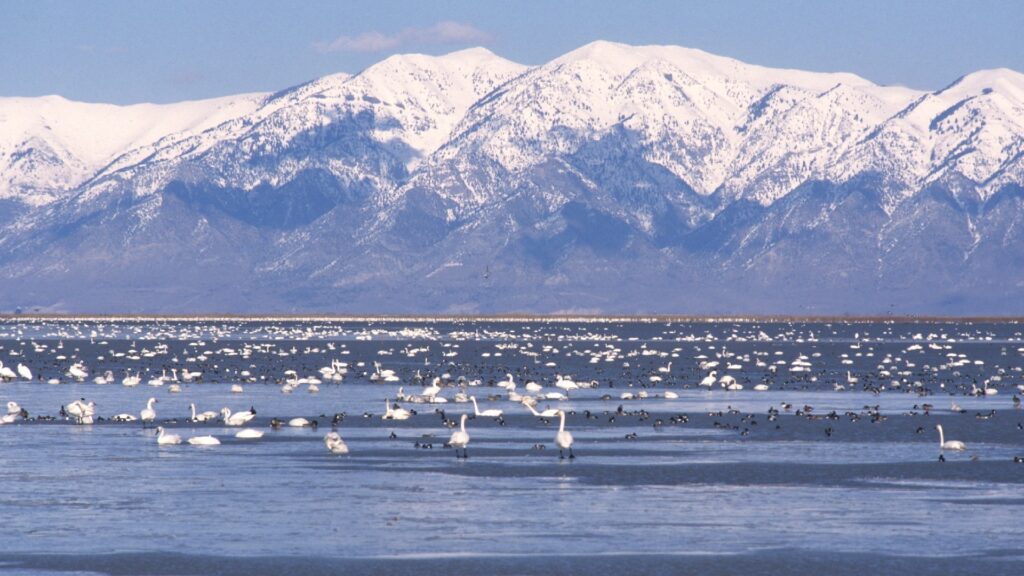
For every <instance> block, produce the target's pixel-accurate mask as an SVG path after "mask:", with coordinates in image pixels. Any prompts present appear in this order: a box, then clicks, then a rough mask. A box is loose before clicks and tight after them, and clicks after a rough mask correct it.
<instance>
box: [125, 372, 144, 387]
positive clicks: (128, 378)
mask: <svg viewBox="0 0 1024 576" xmlns="http://www.w3.org/2000/svg"><path fill="white" fill-rule="evenodd" d="M139 382H142V378H141V377H140V376H139V373H138V372H136V373H135V375H134V376H132V373H131V372H125V375H124V378H123V379H122V380H121V385H122V386H127V387H128V388H134V387H135V386H138V385H139Z"/></svg>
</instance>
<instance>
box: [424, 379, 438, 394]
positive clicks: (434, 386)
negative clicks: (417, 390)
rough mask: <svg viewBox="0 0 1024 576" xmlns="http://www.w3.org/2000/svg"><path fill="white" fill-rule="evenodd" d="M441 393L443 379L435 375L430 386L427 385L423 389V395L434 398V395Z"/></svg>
mask: <svg viewBox="0 0 1024 576" xmlns="http://www.w3.org/2000/svg"><path fill="white" fill-rule="evenodd" d="M440 393H441V379H440V378H438V377H434V380H433V381H432V382H431V383H430V386H427V387H426V388H424V389H423V393H422V394H423V396H426V397H427V398H430V399H433V398H434V396H437V395H438V394H440Z"/></svg>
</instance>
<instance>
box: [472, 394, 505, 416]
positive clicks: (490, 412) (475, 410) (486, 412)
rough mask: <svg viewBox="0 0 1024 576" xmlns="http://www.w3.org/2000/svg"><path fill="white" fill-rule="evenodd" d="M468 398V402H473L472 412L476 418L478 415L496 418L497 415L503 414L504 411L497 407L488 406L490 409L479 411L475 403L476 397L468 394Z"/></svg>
mask: <svg viewBox="0 0 1024 576" xmlns="http://www.w3.org/2000/svg"><path fill="white" fill-rule="evenodd" d="M469 400H470V402H472V403H473V413H474V414H475V415H476V416H477V417H478V418H479V417H484V418H497V417H499V416H501V415H502V414H504V413H505V412H503V411H502V410H498V409H497V408H490V409H487V410H484V411H483V412H481V411H480V408H479V407H477V405H476V397H475V396H470V397H469Z"/></svg>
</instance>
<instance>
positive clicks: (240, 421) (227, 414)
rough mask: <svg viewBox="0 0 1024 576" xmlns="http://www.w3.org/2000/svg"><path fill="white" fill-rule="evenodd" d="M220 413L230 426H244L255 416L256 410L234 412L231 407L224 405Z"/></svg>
mask: <svg viewBox="0 0 1024 576" xmlns="http://www.w3.org/2000/svg"><path fill="white" fill-rule="evenodd" d="M220 415H221V416H222V417H223V418H224V423H225V424H227V425H228V426H242V425H244V424H246V423H247V422H249V421H250V420H252V419H253V418H255V417H256V412H255V411H253V410H251V409H250V410H246V411H245V412H235V413H233V414H232V413H231V409H230V408H227V407H224V408H221V410H220Z"/></svg>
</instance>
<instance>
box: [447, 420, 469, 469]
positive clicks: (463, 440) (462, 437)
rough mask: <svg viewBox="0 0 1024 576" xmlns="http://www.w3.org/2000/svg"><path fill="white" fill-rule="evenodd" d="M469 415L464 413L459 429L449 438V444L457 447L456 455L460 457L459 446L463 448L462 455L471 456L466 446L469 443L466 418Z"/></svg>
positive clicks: (464, 456)
mask: <svg viewBox="0 0 1024 576" xmlns="http://www.w3.org/2000/svg"><path fill="white" fill-rule="evenodd" d="M468 417H469V416H468V415H466V414H463V415H462V419H461V420H460V421H459V429H458V430H456V431H454V432H452V436H451V438H449V439H448V445H449V446H451V447H452V448H455V457H456V458H458V457H459V448H462V457H463V458H469V454H468V453H467V452H466V446H468V445H469V433H468V432H466V418H468Z"/></svg>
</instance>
